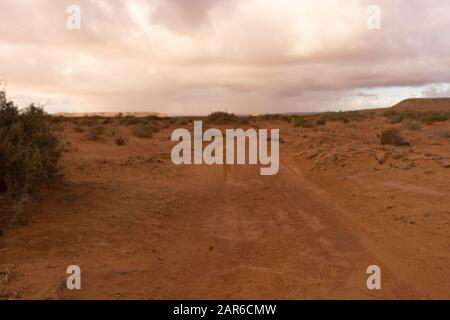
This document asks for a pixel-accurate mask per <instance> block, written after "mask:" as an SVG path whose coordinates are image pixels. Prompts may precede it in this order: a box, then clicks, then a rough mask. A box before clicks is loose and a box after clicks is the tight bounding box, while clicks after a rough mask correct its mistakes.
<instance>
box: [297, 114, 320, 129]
mask: <svg viewBox="0 0 450 320" xmlns="http://www.w3.org/2000/svg"><path fill="white" fill-rule="evenodd" d="M292 123H293V124H294V126H295V127H298V128H314V127H315V126H316V123H315V122H314V121H313V120H312V119H311V118H309V117H303V116H295V117H294V118H293V119H292Z"/></svg>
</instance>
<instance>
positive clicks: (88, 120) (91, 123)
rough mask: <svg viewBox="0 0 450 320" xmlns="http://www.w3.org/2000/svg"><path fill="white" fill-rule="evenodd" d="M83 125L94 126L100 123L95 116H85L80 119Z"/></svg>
mask: <svg viewBox="0 0 450 320" xmlns="http://www.w3.org/2000/svg"><path fill="white" fill-rule="evenodd" d="M78 123H79V124H80V125H81V126H86V127H93V126H96V125H98V122H97V119H96V118H93V117H87V116H86V117H84V118H82V119H80V120H79V121H78Z"/></svg>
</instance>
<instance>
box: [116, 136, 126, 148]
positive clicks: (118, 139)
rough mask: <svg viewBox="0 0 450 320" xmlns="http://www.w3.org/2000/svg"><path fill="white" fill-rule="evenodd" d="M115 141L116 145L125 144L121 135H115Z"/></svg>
mask: <svg viewBox="0 0 450 320" xmlns="http://www.w3.org/2000/svg"><path fill="white" fill-rule="evenodd" d="M115 142H116V144H117V145H118V146H123V145H124V144H125V139H124V138H122V137H117V138H116V140H115Z"/></svg>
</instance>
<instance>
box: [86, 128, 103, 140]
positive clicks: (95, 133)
mask: <svg viewBox="0 0 450 320" xmlns="http://www.w3.org/2000/svg"><path fill="white" fill-rule="evenodd" d="M104 133H105V128H104V127H102V126H96V127H92V128H89V130H88V132H87V133H86V135H85V138H86V140H89V141H99V140H100V139H101V136H102V135H103V134H104Z"/></svg>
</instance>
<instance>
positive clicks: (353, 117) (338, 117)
mask: <svg viewBox="0 0 450 320" xmlns="http://www.w3.org/2000/svg"><path fill="white" fill-rule="evenodd" d="M366 118H367V116H366V115H365V114H362V113H361V112H358V111H340V112H326V113H323V114H322V115H321V116H320V119H322V120H324V121H327V122H336V121H342V122H344V123H349V122H350V121H361V120H364V119H366Z"/></svg>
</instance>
